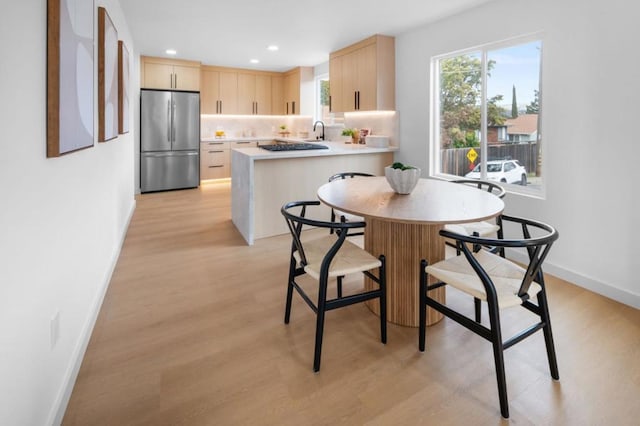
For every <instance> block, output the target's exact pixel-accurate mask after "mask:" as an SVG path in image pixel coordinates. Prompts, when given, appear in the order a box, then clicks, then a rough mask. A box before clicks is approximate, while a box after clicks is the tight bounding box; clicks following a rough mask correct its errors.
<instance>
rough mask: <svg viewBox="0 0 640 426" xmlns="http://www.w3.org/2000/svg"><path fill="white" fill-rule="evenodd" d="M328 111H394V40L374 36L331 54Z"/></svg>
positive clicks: (387, 37)
mask: <svg viewBox="0 0 640 426" xmlns="http://www.w3.org/2000/svg"><path fill="white" fill-rule="evenodd" d="M329 78H330V81H331V85H330V89H329V90H330V95H331V111H332V112H351V111H375V110H394V109H395V39H394V38H393V37H389V36H382V35H374V36H372V37H369V38H367V39H365V40H362V41H360V42H358V43H356V44H353V45H351V46H348V47H345V48H344V49H341V50H338V51H336V52H333V53H331V55H330V57H329Z"/></svg>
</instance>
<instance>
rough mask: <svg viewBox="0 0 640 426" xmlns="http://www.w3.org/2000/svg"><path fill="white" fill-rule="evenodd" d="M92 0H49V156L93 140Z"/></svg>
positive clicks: (61, 153)
mask: <svg viewBox="0 0 640 426" xmlns="http://www.w3.org/2000/svg"><path fill="white" fill-rule="evenodd" d="M94 10H95V9H94V3H93V0H89V1H87V0H48V1H47V157H59V156H60V155H63V154H68V153H70V152H74V151H78V150H81V149H84V148H88V147H92V146H93V141H94V121H93V120H94V119H93V117H94V97H93V82H94V67H93V16H94Z"/></svg>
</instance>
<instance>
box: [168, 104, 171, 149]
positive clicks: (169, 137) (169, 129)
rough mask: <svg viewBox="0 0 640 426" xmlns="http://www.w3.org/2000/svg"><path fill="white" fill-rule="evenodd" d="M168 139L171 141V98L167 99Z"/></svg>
mask: <svg viewBox="0 0 640 426" xmlns="http://www.w3.org/2000/svg"><path fill="white" fill-rule="evenodd" d="M167 141H169V142H171V99H169V100H168V101H167Z"/></svg>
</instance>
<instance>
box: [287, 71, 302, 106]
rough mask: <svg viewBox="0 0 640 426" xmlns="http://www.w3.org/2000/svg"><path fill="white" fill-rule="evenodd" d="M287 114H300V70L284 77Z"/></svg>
mask: <svg viewBox="0 0 640 426" xmlns="http://www.w3.org/2000/svg"><path fill="white" fill-rule="evenodd" d="M284 102H285V114H288V115H292V114H300V72H295V73H291V74H288V75H286V76H285V77H284Z"/></svg>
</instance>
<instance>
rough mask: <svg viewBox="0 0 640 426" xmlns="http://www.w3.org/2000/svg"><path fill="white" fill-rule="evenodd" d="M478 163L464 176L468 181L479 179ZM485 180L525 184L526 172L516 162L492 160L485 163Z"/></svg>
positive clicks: (479, 165)
mask: <svg viewBox="0 0 640 426" xmlns="http://www.w3.org/2000/svg"><path fill="white" fill-rule="evenodd" d="M480 167H481V164H480V163H479V164H478V165H477V166H476V167H475V168H474V169H473V170H472V171H470V172H469V173H467V174H466V175H464V177H466V178H470V179H480V178H481V176H480ZM487 179H488V180H492V181H495V182H502V183H519V184H520V185H526V184H527V170H526V169H525V168H524V166H521V165H520V163H519V162H518V160H493V161H488V162H487Z"/></svg>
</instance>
